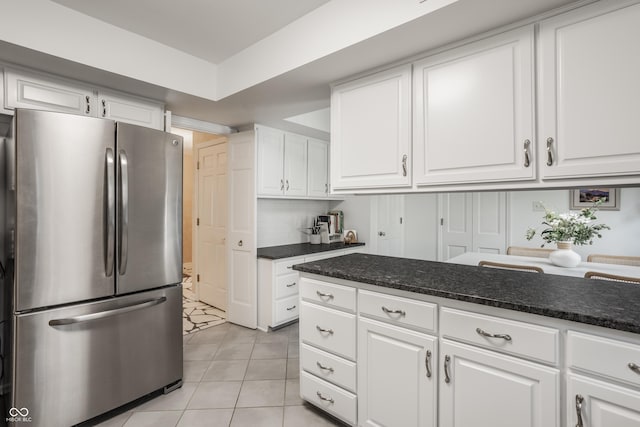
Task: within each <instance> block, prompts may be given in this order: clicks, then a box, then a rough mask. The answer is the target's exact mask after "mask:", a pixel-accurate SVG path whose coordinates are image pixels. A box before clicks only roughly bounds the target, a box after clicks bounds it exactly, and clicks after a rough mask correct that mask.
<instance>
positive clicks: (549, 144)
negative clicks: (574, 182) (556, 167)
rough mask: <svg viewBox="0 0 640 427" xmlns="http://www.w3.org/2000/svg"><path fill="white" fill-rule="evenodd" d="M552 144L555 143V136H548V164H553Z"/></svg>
mask: <svg viewBox="0 0 640 427" xmlns="http://www.w3.org/2000/svg"><path fill="white" fill-rule="evenodd" d="M551 144H553V138H547V166H551V165H553V152H552V151H551Z"/></svg>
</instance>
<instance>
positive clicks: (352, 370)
mask: <svg viewBox="0 0 640 427" xmlns="http://www.w3.org/2000/svg"><path fill="white" fill-rule="evenodd" d="M300 368H301V369H303V370H305V371H307V372H309V373H312V374H314V375H315V376H317V377H320V378H322V379H324V380H327V381H329V382H331V383H333V384H336V385H339V386H340V387H343V388H346V389H347V390H349V391H352V392H354V393H355V391H356V364H355V363H353V362H350V361H348V360H345V359H343V358H341V357H338V356H334V355H333V354H329V353H327V352H325V351H322V350H318V349H317V348H314V347H311V346H309V345H307V344H300Z"/></svg>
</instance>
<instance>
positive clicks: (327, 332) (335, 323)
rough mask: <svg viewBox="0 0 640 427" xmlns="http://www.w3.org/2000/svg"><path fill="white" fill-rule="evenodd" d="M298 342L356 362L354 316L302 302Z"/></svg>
mask: <svg viewBox="0 0 640 427" xmlns="http://www.w3.org/2000/svg"><path fill="white" fill-rule="evenodd" d="M300 341H302V342H306V343H308V344H311V345H314V346H316V347H319V348H322V349H324V350H327V351H329V352H332V353H335V354H337V355H339V356H342V357H346V358H347V359H350V360H356V316H355V315H353V314H348V313H343V312H340V311H336V310H331V309H329V308H325V307H321V306H319V305H316V304H310V303H308V302H305V301H302V303H300Z"/></svg>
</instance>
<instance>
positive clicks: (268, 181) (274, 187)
mask: <svg viewBox="0 0 640 427" xmlns="http://www.w3.org/2000/svg"><path fill="white" fill-rule="evenodd" d="M256 133H257V136H256V139H257V141H258V195H259V196H260V195H263V196H281V195H283V194H284V175H283V174H284V132H282V131H279V130H276V129H271V128H267V127H264V126H256Z"/></svg>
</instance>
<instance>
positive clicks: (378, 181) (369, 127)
mask: <svg viewBox="0 0 640 427" xmlns="http://www.w3.org/2000/svg"><path fill="white" fill-rule="evenodd" d="M331 143H332V147H331V165H330V167H331V185H332V187H333V189H334V190H339V189H358V188H384V187H409V186H410V185H411V174H410V167H411V66H410V65H403V66H402V67H398V68H394V69H391V70H388V71H384V72H381V73H378V74H375V75H372V76H369V77H365V78H362V79H359V80H356V81H352V82H348V83H343V84H341V85H337V86H335V87H334V88H333V91H332V94H331Z"/></svg>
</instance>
